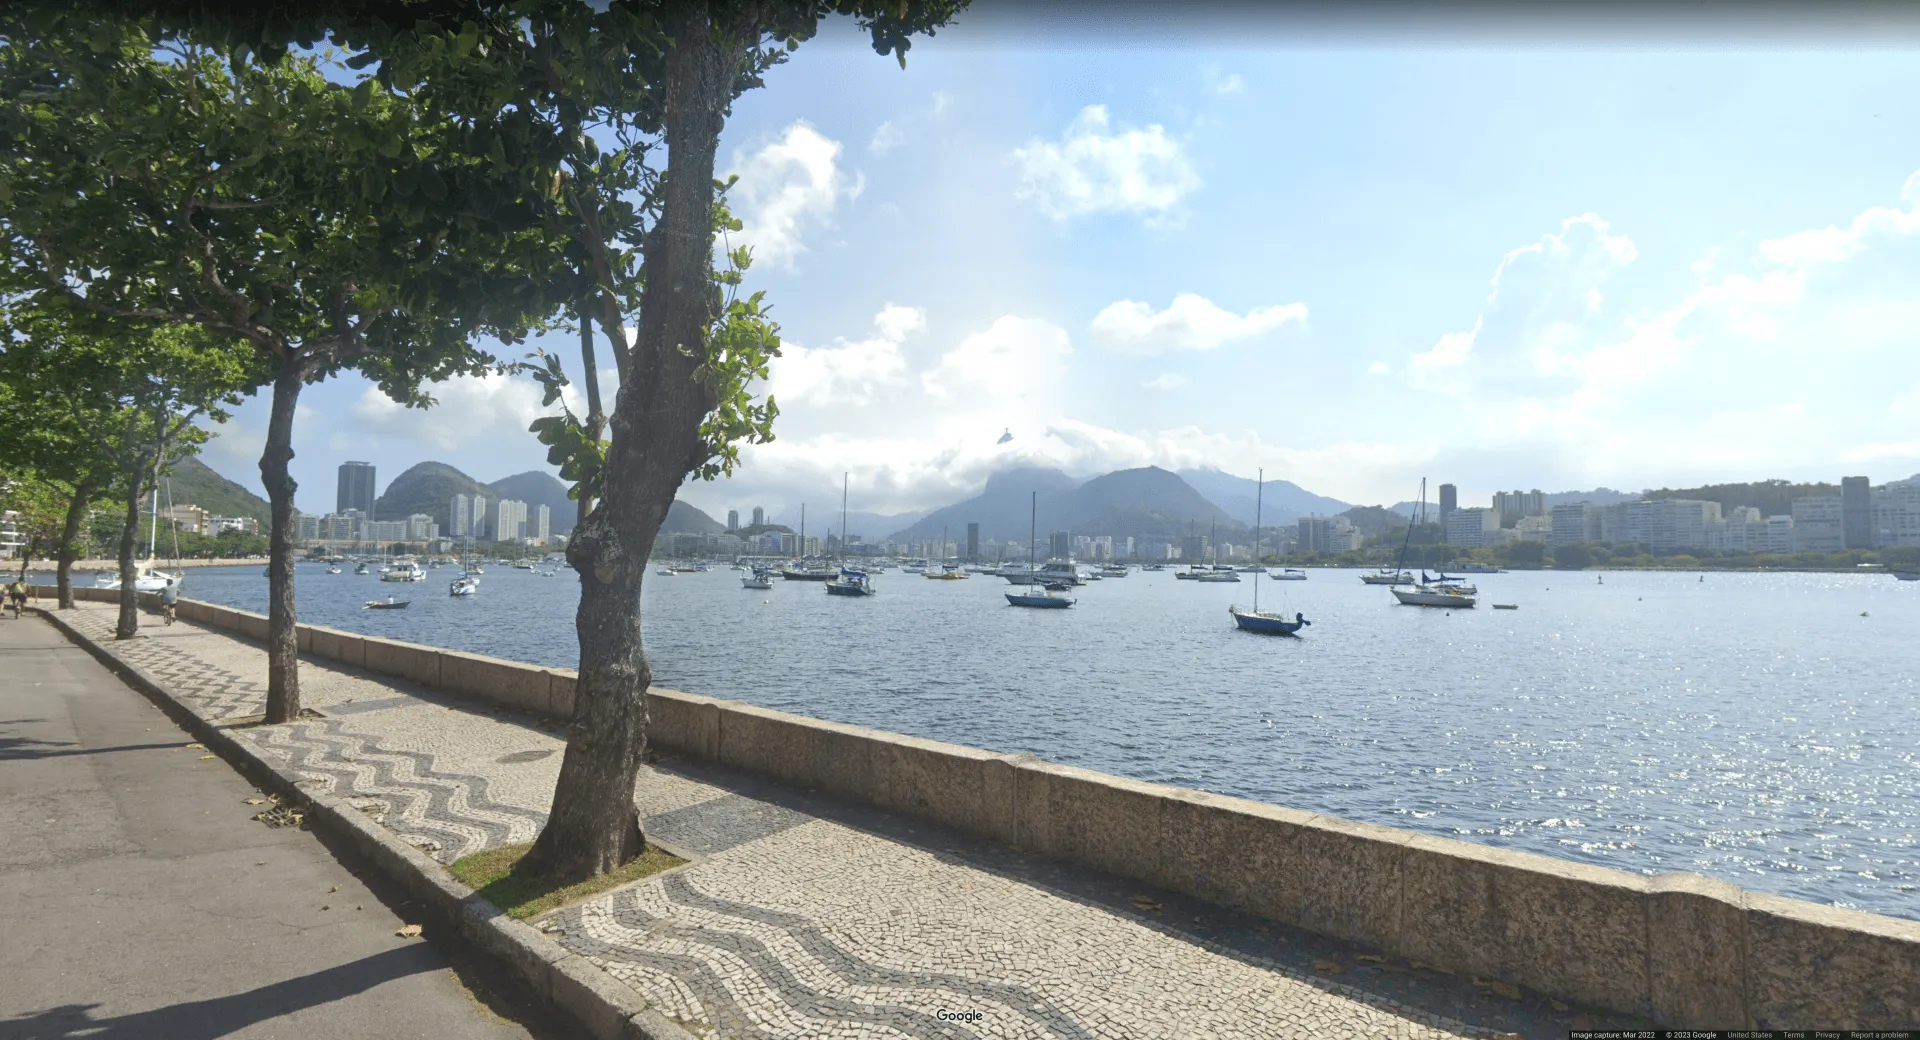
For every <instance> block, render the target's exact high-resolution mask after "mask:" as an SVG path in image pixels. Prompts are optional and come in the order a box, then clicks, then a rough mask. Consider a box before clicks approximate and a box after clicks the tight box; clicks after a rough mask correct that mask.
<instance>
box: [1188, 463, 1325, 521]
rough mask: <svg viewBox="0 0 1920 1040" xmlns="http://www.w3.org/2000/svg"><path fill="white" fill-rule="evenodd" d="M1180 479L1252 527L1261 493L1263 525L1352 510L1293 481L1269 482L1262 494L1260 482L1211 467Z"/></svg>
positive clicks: (1261, 518)
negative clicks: (1258, 493)
mask: <svg viewBox="0 0 1920 1040" xmlns="http://www.w3.org/2000/svg"><path fill="white" fill-rule="evenodd" d="M1180 478H1181V479H1182V480H1185V481H1186V482H1187V483H1188V484H1190V485H1192V486H1193V489H1194V490H1195V491H1198V492H1199V493H1200V494H1202V495H1205V496H1206V499H1207V501H1209V502H1212V503H1213V504H1214V505H1216V506H1218V507H1220V509H1222V510H1223V511H1225V512H1226V514H1227V515H1228V516H1231V517H1233V518H1234V519H1235V520H1238V521H1240V522H1241V523H1243V524H1246V525H1247V526H1249V527H1251V526H1253V521H1254V505H1255V502H1254V493H1255V491H1260V503H1259V504H1260V506H1261V509H1260V513H1261V517H1260V522H1261V523H1262V524H1290V523H1292V522H1294V521H1295V520H1297V519H1299V518H1300V517H1303V516H1309V515H1313V514H1318V515H1320V516H1332V515H1333V514H1335V513H1338V512H1340V511H1341V510H1343V509H1346V508H1347V506H1348V503H1346V502H1342V501H1340V500H1339V499H1337V498H1328V497H1326V496H1325V495H1316V494H1314V493H1313V492H1311V491H1308V490H1307V489H1305V488H1303V487H1301V486H1300V485H1298V484H1295V483H1294V482H1293V481H1290V480H1269V481H1267V482H1266V487H1265V489H1264V490H1262V489H1261V488H1260V486H1259V483H1258V482H1257V481H1253V480H1249V479H1247V478H1246V477H1236V476H1234V475H1233V474H1231V473H1226V472H1223V471H1221V470H1217V469H1214V468H1213V467H1211V466H1208V467H1206V468H1203V469H1183V470H1181V471H1180Z"/></svg>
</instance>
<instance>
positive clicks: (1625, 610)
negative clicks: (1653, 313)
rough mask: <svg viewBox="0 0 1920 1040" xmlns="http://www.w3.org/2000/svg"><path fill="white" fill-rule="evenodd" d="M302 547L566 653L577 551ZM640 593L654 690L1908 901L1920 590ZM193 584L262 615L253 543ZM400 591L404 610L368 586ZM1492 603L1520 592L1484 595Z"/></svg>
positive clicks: (318, 611) (454, 626)
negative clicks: (1297, 617)
mask: <svg viewBox="0 0 1920 1040" xmlns="http://www.w3.org/2000/svg"><path fill="white" fill-rule="evenodd" d="M433 573H434V578H433V579H432V580H430V581H427V582H423V583H419V584H415V585H411V586H399V585H382V584H381V583H379V581H378V580H377V579H375V578H373V577H357V576H355V575H354V574H353V573H352V572H351V570H349V571H348V572H347V573H344V574H340V575H328V574H326V573H324V571H323V570H322V569H321V568H320V567H317V566H312V565H308V564H302V565H300V568H299V577H298V583H299V584H298V591H299V601H300V612H301V619H302V620H303V621H308V622H313V623H317V624H324V625H331V626H335V627H339V628H344V629H350V630H354V631H360V632H365V633H369V634H375V635H383V636H390V637H394V638H398V639H405V640H410V641H414V642H420V643H427V644H433V645H437V646H444V647H450V648H457V649H462V650H470V651H476V652H480V653H486V654H493V655H497V656H501V657H509V658H516V659H519V660H523V661H530V662H535V663H538V664H543V665H557V666H572V665H573V664H575V663H576V659H577V657H576V647H575V642H574V632H573V613H574V607H575V604H576V600H577V597H578V585H577V584H576V579H575V578H574V576H573V575H572V572H570V571H567V570H564V569H563V570H561V572H560V574H559V575H558V576H555V577H540V576H537V575H534V574H530V573H528V572H525V571H515V570H511V569H508V568H504V567H500V568H489V569H488V572H487V575H486V577H485V578H484V579H483V581H482V584H481V592H480V594H479V595H478V596H476V597H473V598H470V599H454V598H451V597H449V596H448V595H447V594H446V579H447V578H450V577H451V576H452V572H451V571H448V570H439V571H435V572H433ZM739 578H740V575H739V574H737V573H734V572H732V571H729V570H727V569H725V568H721V569H717V570H714V571H711V572H707V573H700V574H683V575H676V576H673V577H660V576H655V575H653V574H651V573H649V576H648V578H647V586H646V593H645V596H644V601H643V602H644V607H645V611H646V613H645V624H646V634H647V644H648V648H649V651H650V653H651V655H652V660H653V663H654V669H655V674H656V676H657V681H658V682H659V683H660V684H662V685H665V686H669V687H673V688H677V689H682V690H688V691H692V692H698V693H704V694H711V695H715V696H723V697H731V698H738V699H740V700H744V701H748V702H750V703H753V704H759V705H763V706H766V707H770V708H779V709H782V710H786V711H792V712H797V713H800V714H804V715H811V716H814V717H817V718H824V719H832V720H835V721H839V722H847V723H856V724H861V725H867V726H874V727H877V728H881V729H887V730H893V731H896V732H904V733H909V734H913V735H916V736H922V737H930V738H934V739H938V740H946V741H951V742H954V743H958V744H967V745H972V746H976V747H984V748H989V749H992V750H995V751H1003V752H1016V751H1030V752H1033V753H1034V754H1037V755H1039V756H1040V757H1042V758H1045V759H1049V760H1051V761H1055V762H1064V763H1071V764H1074V765H1079V766H1086V767H1088V768H1092V769H1098V770H1102V771H1105V772H1110V773H1117V774H1121V775H1124V776H1131V777H1137V778H1139V779H1142V780H1152V781H1159V782H1162V783H1168V784H1177V785H1180V786H1185V787H1197V788H1202V789H1205V790H1208V791H1217V792H1222V793H1225V794H1232V795H1240V796H1243V797H1247V798H1256V799H1260V800H1262V801H1267V802H1273V803H1278V804H1281V805H1286V806H1292V807H1294V808H1298V809H1303V810H1309V811H1313V812H1321V813H1329V814H1333V815H1336V816H1343V817H1348V818H1351V819H1359V820H1368V821H1372V822H1376V823H1383V824H1389V825H1394V826H1401V827H1408V828H1412V829H1415V830H1421V831H1427V832H1430V833H1435V834H1442V835H1447V836H1451V837H1458V838H1463V839H1466V840H1469V841H1477V842H1481V843H1484V844H1487V845H1494V846H1500V847H1503V848H1515V849H1525V850H1528V851H1532V852H1540V853H1545V854H1548V855H1554V856H1562V857H1566V858H1568V859H1576V860H1581V861H1584V862H1589V863H1596V864H1602V865H1606V866H1613V867H1620V868H1624V869H1627V870H1635V871H1643V872H1655V871H1662V870H1697V871H1700V872H1703V873H1706V874H1712V875H1716V876H1719V877H1722V878H1725V879H1727V880H1729V881H1733V882H1735V883H1738V884H1741V885H1744V886H1746V887H1749V888H1755V889H1760V890H1764V891H1769V892H1775V893H1779V894H1782V895H1788V896H1795V897H1799V898H1803V899H1810V900H1814V901H1817V902H1823V903H1836V904H1840V905H1844V906H1853V907H1859V908H1861V909H1866V910H1872V911H1876V912H1879V913H1885V914H1893V915H1896V916H1901V917H1907V918H1913V919H1920V888H1917V887H1916V886H1920V867H1917V866H1916V860H1920V853H1916V850H1915V839H1916V837H1920V713H1916V710H1915V708H1916V692H1917V691H1916V678H1915V676H1916V672H1917V671H1920V668H1917V667H1916V666H1917V665H1920V638H1916V637H1917V636H1920V584H1916V583H1899V582H1896V581H1894V580H1893V579H1892V578H1891V577H1889V576H1887V575H1884V574H1880V575H1864V574H1862V575H1854V574H1840V575H1834V574H1710V575H1707V576H1706V577H1705V580H1704V581H1703V580H1701V578H1700V576H1699V575H1696V574H1679V573H1633V572H1627V573H1613V572H1606V573H1597V572H1592V571H1585V572H1575V573H1561V572H1518V573H1509V574H1495V575H1479V576H1476V577H1475V578H1474V579H1472V580H1475V581H1476V582H1477V583H1478V584H1479V586H1480V590H1481V597H1480V603H1481V606H1480V607H1479V609H1476V610H1466V611H1451V612H1449V611H1444V610H1434V609H1423V608H1416V607H1402V606H1398V605H1396V604H1395V603H1394V602H1393V600H1392V598H1391V597H1390V596H1389V595H1388V593H1387V590H1386V589H1384V588H1378V587H1374V586H1367V585H1363V584H1361V582H1360V581H1359V580H1358V572H1356V571H1339V570H1316V571H1313V572H1312V577H1311V579H1310V580H1308V581H1304V582H1277V581H1271V580H1263V581H1262V582H1261V586H1260V600H1261V606H1262V607H1263V608H1266V609H1276V608H1277V609H1283V610H1286V611H1287V612H1289V613H1292V612H1294V611H1300V612H1303V613H1305V614H1306V616H1307V617H1308V619H1309V620H1311V621H1312V622H1313V625H1312V627H1310V628H1309V629H1307V630H1306V632H1305V634H1304V636H1303V637H1301V638H1297V639H1288V638H1274V637H1262V636H1255V635H1248V634H1244V633H1240V632H1238V631H1235V630H1234V629H1233V628H1232V627H1231V622H1230V620H1229V619H1228V617H1227V612H1226V611H1227V605H1228V604H1229V603H1234V602H1238V603H1241V604H1243V605H1245V604H1248V603H1250V602H1251V599H1252V595H1253V582H1252V576H1250V575H1249V576H1246V578H1247V580H1246V581H1243V582H1242V583H1241V584H1238V585H1231V584H1217V585H1208V584H1199V583H1195V582H1187V581H1176V580H1175V579H1174V576H1173V573H1172V572H1170V571H1169V572H1163V573H1143V572H1135V573H1134V574H1132V575H1130V576H1128V577H1126V578H1122V579H1107V580H1105V581H1100V582H1095V583H1090V584H1089V585H1088V586H1087V587H1086V588H1085V589H1082V590H1080V591H1079V592H1078V593H1077V595H1078V597H1079V600H1080V602H1079V605H1078V606H1076V607H1075V608H1073V609H1072V610H1064V611H1031V610H1021V609H1017V608H1012V607H1008V606H1007V605H1006V603H1005V600H1004V599H1002V597H1001V593H1002V591H1004V590H1005V589H1006V588H1007V586H1006V585H1005V584H1004V583H1002V582H1000V581H998V580H997V579H990V578H987V577H984V576H979V575H976V576H974V577H973V578H971V579H970V580H967V581H956V582H939V581H928V580H925V579H923V578H921V577H920V576H918V575H911V574H901V573H899V572H891V573H887V574H883V575H880V576H879V577H878V578H877V579H876V584H877V585H878V588H879V590H880V594H879V595H877V596H874V597H872V598H869V599H846V598H841V597H829V596H827V595H825V594H824V593H823V592H822V590H821V587H820V586H819V585H817V584H813V583H801V582H777V583H776V585H775V588H774V589H773V590H772V591H771V592H753V591H746V590H743V589H742V588H741V587H740V582H739ZM185 591H186V594H187V595H189V596H193V597H196V598H201V599H207V600H211V601H214V602H217V603H224V604H228V605H231V606H236V607H242V608H246V609H251V610H265V609H266V579H265V578H264V576H263V575H262V570H261V568H260V567H258V566H253V567H244V568H222V569H207V570H197V571H193V572H190V575H189V577H188V578H187V584H186V587H185ZM394 592H397V593H399V594H400V595H402V596H403V597H411V599H412V606H411V607H410V608H409V609H407V610H404V611H368V610H364V609H362V607H361V604H362V603H363V602H364V601H365V600H367V599H369V598H371V597H373V596H375V595H379V596H385V595H386V594H388V593H394ZM1493 603H1516V604H1518V605H1519V609H1518V610H1513V611H1495V610H1491V609H1488V608H1489V606H1490V605H1491V604H1493Z"/></svg>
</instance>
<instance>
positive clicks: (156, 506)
mask: <svg viewBox="0 0 1920 1040" xmlns="http://www.w3.org/2000/svg"><path fill="white" fill-rule="evenodd" d="M159 555H160V459H159V457H158V456H156V457H155V458H154V460H153V534H151V535H149V536H148V537H147V569H148V570H152V569H153V560H154V557H156V556H159Z"/></svg>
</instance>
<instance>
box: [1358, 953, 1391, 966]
mask: <svg viewBox="0 0 1920 1040" xmlns="http://www.w3.org/2000/svg"><path fill="white" fill-rule="evenodd" d="M1354 960H1358V961H1365V962H1367V963H1368V964H1385V963H1387V959H1386V958H1385V957H1382V956H1380V955H1379V954H1377V953H1363V954H1361V955H1360V956H1358V957H1355V958H1354Z"/></svg>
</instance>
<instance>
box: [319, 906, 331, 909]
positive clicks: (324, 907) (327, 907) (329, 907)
mask: <svg viewBox="0 0 1920 1040" xmlns="http://www.w3.org/2000/svg"><path fill="white" fill-rule="evenodd" d="M320 909H322V910H331V909H333V907H331V906H323V907H321V908H320Z"/></svg>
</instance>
